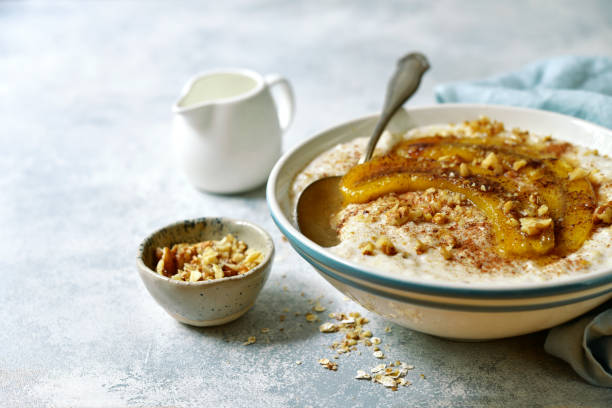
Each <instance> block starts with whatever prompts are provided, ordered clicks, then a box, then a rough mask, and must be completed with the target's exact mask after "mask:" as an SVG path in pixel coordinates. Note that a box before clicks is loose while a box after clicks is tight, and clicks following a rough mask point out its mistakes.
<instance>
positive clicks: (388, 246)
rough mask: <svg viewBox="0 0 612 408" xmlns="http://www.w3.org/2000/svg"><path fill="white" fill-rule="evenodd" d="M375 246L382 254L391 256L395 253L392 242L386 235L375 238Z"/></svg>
mask: <svg viewBox="0 0 612 408" xmlns="http://www.w3.org/2000/svg"><path fill="white" fill-rule="evenodd" d="M376 247H377V248H378V249H380V250H381V251H382V253H383V254H385V255H388V256H393V255H395V254H397V249H396V248H395V245H393V242H391V240H390V239H389V238H387V237H380V238H378V239H377V240H376Z"/></svg>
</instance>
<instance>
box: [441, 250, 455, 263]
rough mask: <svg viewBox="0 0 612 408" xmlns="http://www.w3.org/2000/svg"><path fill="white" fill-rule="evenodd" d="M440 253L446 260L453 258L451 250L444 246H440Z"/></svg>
mask: <svg viewBox="0 0 612 408" xmlns="http://www.w3.org/2000/svg"><path fill="white" fill-rule="evenodd" d="M440 255H442V258H444V259H446V260H447V261H448V260H451V259H453V253H452V251H451V250H449V249H448V248H445V247H440Z"/></svg>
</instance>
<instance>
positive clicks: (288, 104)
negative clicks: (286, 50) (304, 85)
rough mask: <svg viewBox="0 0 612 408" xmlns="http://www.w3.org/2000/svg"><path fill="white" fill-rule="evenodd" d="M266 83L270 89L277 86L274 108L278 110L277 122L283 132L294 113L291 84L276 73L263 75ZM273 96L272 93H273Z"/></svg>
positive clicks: (289, 123)
mask: <svg viewBox="0 0 612 408" xmlns="http://www.w3.org/2000/svg"><path fill="white" fill-rule="evenodd" d="M264 80H265V81H266V84H268V87H269V88H270V90H272V89H273V88H277V89H278V90H279V93H278V95H277V97H275V98H274V99H275V100H276V109H277V111H278V122H279V124H280V128H281V130H282V132H283V133H285V132H286V131H287V129H288V128H289V126H291V123H292V122H293V117H294V115H295V99H294V98H293V89H292V88H291V84H290V83H289V81H287V80H286V79H285V78H283V77H282V76H280V75H278V74H269V75H266V76H265V77H264ZM273 96H274V94H273Z"/></svg>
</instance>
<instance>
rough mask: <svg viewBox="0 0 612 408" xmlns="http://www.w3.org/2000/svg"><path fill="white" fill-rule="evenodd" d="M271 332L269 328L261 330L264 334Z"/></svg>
mask: <svg viewBox="0 0 612 408" xmlns="http://www.w3.org/2000/svg"><path fill="white" fill-rule="evenodd" d="M269 331H270V329H268V328H267V327H264V328H262V329H261V332H262V333H268V332H269Z"/></svg>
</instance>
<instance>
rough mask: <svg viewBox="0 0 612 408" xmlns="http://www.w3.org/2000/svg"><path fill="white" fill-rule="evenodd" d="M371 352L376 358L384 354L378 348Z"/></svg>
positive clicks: (383, 356) (381, 357)
mask: <svg viewBox="0 0 612 408" xmlns="http://www.w3.org/2000/svg"><path fill="white" fill-rule="evenodd" d="M373 354H374V357H376V358H380V359H383V358H385V355H384V354H383V352H382V351H380V350H378V351H375V352H374V353H373Z"/></svg>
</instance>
